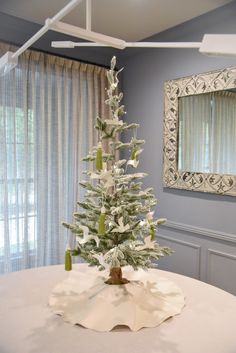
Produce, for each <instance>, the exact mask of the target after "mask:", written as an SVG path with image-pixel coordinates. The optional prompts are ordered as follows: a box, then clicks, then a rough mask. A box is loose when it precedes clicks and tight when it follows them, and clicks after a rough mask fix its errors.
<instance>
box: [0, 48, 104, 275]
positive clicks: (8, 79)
mask: <svg viewBox="0 0 236 353" xmlns="http://www.w3.org/2000/svg"><path fill="white" fill-rule="evenodd" d="M7 50H9V46H7V45H6V44H1V45H0V52H1V55H2V53H5V52H6V51H7ZM105 87H106V69H105V68H101V67H97V66H94V65H89V64H84V63H80V62H77V61H73V60H69V59H64V58H59V57H55V56H51V55H47V54H43V53H39V52H34V51H27V52H26V53H24V54H23V55H22V56H21V57H20V62H19V65H18V66H17V68H16V69H15V70H13V71H11V72H10V73H9V74H8V75H6V76H5V77H1V78H0V272H8V271H12V270H13V271H14V270H19V269H24V268H28V267H34V266H43V265H50V264H56V263H60V262H62V261H64V251H65V244H66V241H67V239H66V237H68V236H69V235H68V234H67V230H65V229H64V228H63V227H62V226H61V222H62V221H66V222H71V221H72V214H73V212H74V211H75V209H76V201H77V200H79V199H80V198H81V196H82V195H81V191H80V190H81V188H79V184H78V181H79V180H81V178H82V170H84V169H85V168H86V164H85V163H84V162H81V159H82V157H83V156H85V155H86V154H87V153H88V151H89V150H90V149H91V147H92V145H93V144H94V143H95V141H96V139H97V136H96V130H95V129H94V123H95V118H96V116H97V115H99V116H102V117H104V118H108V116H109V111H108V108H107V106H106V105H105V104H104V100H105ZM83 178H84V176H83ZM71 241H73V240H71Z"/></svg>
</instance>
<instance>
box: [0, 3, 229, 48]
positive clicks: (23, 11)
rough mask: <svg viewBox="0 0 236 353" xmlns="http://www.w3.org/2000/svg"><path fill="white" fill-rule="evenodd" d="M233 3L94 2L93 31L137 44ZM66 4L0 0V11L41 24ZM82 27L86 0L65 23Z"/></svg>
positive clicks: (65, 19)
mask: <svg viewBox="0 0 236 353" xmlns="http://www.w3.org/2000/svg"><path fill="white" fill-rule="evenodd" d="M231 1H232V0H93V1H92V29H93V30H94V31H97V32H100V33H104V34H107V35H110V36H114V37H117V38H120V39H124V40H126V41H138V40H142V39H144V38H147V37H149V36H151V35H153V34H156V33H159V32H162V31H163V30H166V29H168V28H170V27H173V26H175V25H178V24H180V23H182V22H185V21H187V20H190V19H192V18H194V17H196V16H199V15H201V14H203V13H206V12H208V11H211V10H213V9H216V8H217V7H220V6H223V5H225V4H227V3H229V2H231ZM68 2H69V0H0V11H1V12H5V13H7V14H10V15H13V16H16V17H20V18H23V19H26V20H29V21H32V22H35V23H41V24H43V23H44V21H45V19H46V18H48V17H52V16H53V15H54V14H56V12H58V11H59V10H60V9H61V8H62V7H63V6H65V5H66V4H67V3H68ZM63 21H64V22H67V23H70V24H73V25H76V26H80V27H85V0H84V1H83V3H81V4H79V5H78V7H77V8H76V9H75V10H73V11H72V12H71V13H70V14H69V15H67V16H66V17H65V18H64V19H63Z"/></svg>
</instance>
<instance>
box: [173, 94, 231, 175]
mask: <svg viewBox="0 0 236 353" xmlns="http://www.w3.org/2000/svg"><path fill="white" fill-rule="evenodd" d="M235 155H236V94H235V93H234V92H228V91H219V92H212V93H207V94H199V95H195V96H187V97H181V98H180V99H179V151H178V168H179V169H180V170H182V171H189V172H204V173H217V174H233V175H236V158H235Z"/></svg>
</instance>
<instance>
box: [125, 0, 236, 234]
mask: <svg viewBox="0 0 236 353" xmlns="http://www.w3.org/2000/svg"><path fill="white" fill-rule="evenodd" d="M235 15H236V2H235V1H234V2H233V3H231V4H229V5H227V6H224V7H222V8H221V9H217V10H215V11H212V12H211V13H208V14H206V15H203V16H200V17H198V18H196V19H194V20H191V21H188V22H186V23H184V24H182V25H179V26H177V27H175V28H172V29H170V30H168V31H165V32H163V33H162V34H160V35H157V36H156V37H152V38H151V40H157V41H201V39H202V37H203V35H204V33H235V34H236V20H235ZM121 60H122V65H124V67H125V70H124V74H123V90H124V93H125V105H126V110H127V112H128V114H127V120H128V121H136V122H138V123H140V124H141V128H140V130H139V134H140V136H141V137H142V138H144V139H146V145H145V150H144V153H143V155H142V169H144V170H145V171H148V173H149V180H148V184H150V185H154V186H155V189H156V194H157V196H158V199H159V201H160V204H159V206H158V214H159V215H160V216H165V217H167V218H168V219H170V220H171V221H177V222H183V223H187V224H190V225H194V226H200V227H205V228H210V229H215V230H219V231H224V232H228V233H233V234H235V236H236V220H235V216H236V198H233V197H230V196H227V197H222V196H217V195H210V194H203V193H198V192H189V191H180V190H173V189H163V187H162V132H163V108H164V104H163V101H164V94H163V85H164V82H165V81H166V80H169V79H174V78H179V77H184V76H188V75H192V74H196V73H201V72H206V71H209V70H213V69H218V68H224V67H228V66H234V65H235V66H236V58H231V59H226V58H219V57H218V58H213V57H207V56H203V55H201V54H199V53H198V50H197V49H165V50H164V49H148V50H144V49H143V50H142V51H140V50H138V51H136V52H132V51H131V50H129V52H126V53H125V55H124V56H123V57H122V58H121Z"/></svg>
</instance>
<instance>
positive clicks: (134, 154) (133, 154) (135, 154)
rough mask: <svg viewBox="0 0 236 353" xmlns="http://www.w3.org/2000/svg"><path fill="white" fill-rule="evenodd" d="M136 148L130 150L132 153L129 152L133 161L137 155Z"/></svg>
mask: <svg viewBox="0 0 236 353" xmlns="http://www.w3.org/2000/svg"><path fill="white" fill-rule="evenodd" d="M137 151H138V150H137V149H136V148H134V149H133V151H132V153H131V159H132V160H133V161H134V160H136V161H137V160H138V156H137Z"/></svg>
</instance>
